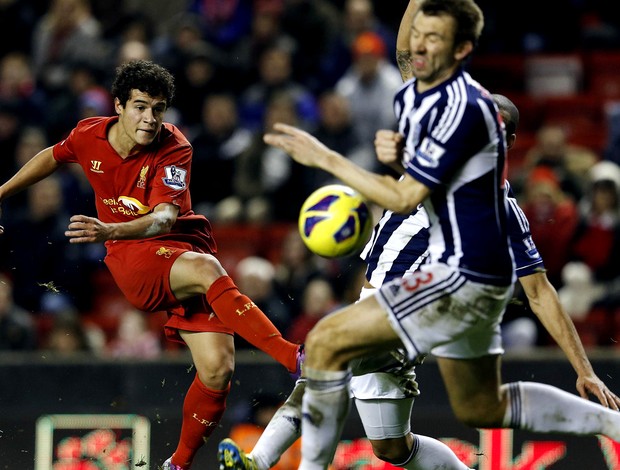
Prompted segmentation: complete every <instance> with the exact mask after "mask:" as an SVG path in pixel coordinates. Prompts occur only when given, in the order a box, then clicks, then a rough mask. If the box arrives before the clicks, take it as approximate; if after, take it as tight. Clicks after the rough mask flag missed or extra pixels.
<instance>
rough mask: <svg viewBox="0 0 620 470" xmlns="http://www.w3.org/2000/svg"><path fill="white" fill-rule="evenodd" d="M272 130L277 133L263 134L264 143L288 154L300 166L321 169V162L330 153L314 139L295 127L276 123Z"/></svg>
mask: <svg viewBox="0 0 620 470" xmlns="http://www.w3.org/2000/svg"><path fill="white" fill-rule="evenodd" d="M273 129H274V130H275V131H277V132H268V133H267V134H265V135H264V136H263V140H264V142H265V143H266V144H269V145H273V146H274V147H277V148H279V149H281V150H283V151H284V152H286V153H288V154H289V155H290V156H291V157H292V158H293V160H295V161H296V162H298V163H301V164H302V165H305V166H316V167H322V162H324V161H325V160H326V157H327V156H328V155H329V154H330V152H331V150H330V149H328V148H327V147H326V146H325V145H324V144H323V143H322V142H321V141H319V140H318V139H317V138H316V137H313V136H312V135H310V134H309V133H307V132H306V131H303V130H301V129H299V128H297V127H294V126H289V125H288V124H282V123H276V124H274V126H273Z"/></svg>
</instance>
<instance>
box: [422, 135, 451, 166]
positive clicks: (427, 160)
mask: <svg viewBox="0 0 620 470" xmlns="http://www.w3.org/2000/svg"><path fill="white" fill-rule="evenodd" d="M444 153H446V150H445V149H444V148H443V147H441V146H440V145H438V144H437V143H436V142H435V141H433V140H431V139H429V138H428V137H425V138H424V140H422V142H421V143H420V146H419V147H418V149H417V150H416V153H415V157H416V160H417V161H418V162H419V163H420V165H422V166H425V167H428V168H437V167H438V166H439V159H440V158H441V157H442V156H443V154H444Z"/></svg>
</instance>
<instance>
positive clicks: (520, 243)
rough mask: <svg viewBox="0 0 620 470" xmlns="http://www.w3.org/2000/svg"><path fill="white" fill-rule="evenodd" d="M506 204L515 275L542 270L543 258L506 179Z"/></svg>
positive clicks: (543, 268) (521, 275)
mask: <svg viewBox="0 0 620 470" xmlns="http://www.w3.org/2000/svg"><path fill="white" fill-rule="evenodd" d="M506 204H507V205H508V235H509V236H510V246H511V247H512V254H513V256H514V259H515V271H516V274H517V277H523V276H528V275H530V274H534V273H536V272H542V271H544V270H545V265H544V263H543V259H542V257H541V256H540V253H539V252H538V249H537V248H536V245H535V244H534V240H532V233H531V232H530V222H529V221H528V220H527V217H525V214H524V213H523V211H522V210H521V208H520V207H519V204H517V199H516V197H515V196H514V194H513V192H512V188H511V187H510V183H508V181H506Z"/></svg>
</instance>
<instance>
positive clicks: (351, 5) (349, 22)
mask: <svg viewBox="0 0 620 470" xmlns="http://www.w3.org/2000/svg"><path fill="white" fill-rule="evenodd" d="M366 32H373V33H375V34H377V35H378V36H380V37H381V39H382V40H383V43H384V44H385V45H386V49H387V51H388V53H387V56H388V57H389V58H390V59H389V60H393V61H395V60H396V32H395V30H394V29H393V28H390V27H388V26H387V25H386V24H385V23H384V22H383V21H382V20H381V19H380V18H379V17H378V16H377V15H376V13H375V7H374V5H373V2H372V1H371V0H346V1H345V3H344V35H345V39H346V42H347V45H348V47H349V48H350V47H351V45H352V44H353V43H354V42H355V39H357V37H358V36H359V35H360V34H362V33H366ZM394 65H396V64H394Z"/></svg>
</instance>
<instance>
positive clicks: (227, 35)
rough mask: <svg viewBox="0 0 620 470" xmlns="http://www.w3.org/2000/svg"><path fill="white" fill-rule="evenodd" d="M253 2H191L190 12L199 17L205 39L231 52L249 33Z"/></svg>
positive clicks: (208, 0)
mask: <svg viewBox="0 0 620 470" xmlns="http://www.w3.org/2000/svg"><path fill="white" fill-rule="evenodd" d="M252 4H253V0H228V1H224V2H223V1H221V0H190V1H189V6H188V11H190V12H192V13H195V14H197V15H198V16H199V18H200V22H201V26H202V35H203V37H204V38H205V39H206V40H207V41H208V42H210V43H211V44H214V45H215V46H216V47H218V48H219V49H221V50H223V51H229V50H231V49H233V48H234V46H235V44H236V43H237V42H238V41H239V40H240V39H241V38H242V37H243V36H244V35H245V34H246V33H247V32H248V31H249V29H250V24H251V22H252V6H253V5H252Z"/></svg>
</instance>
